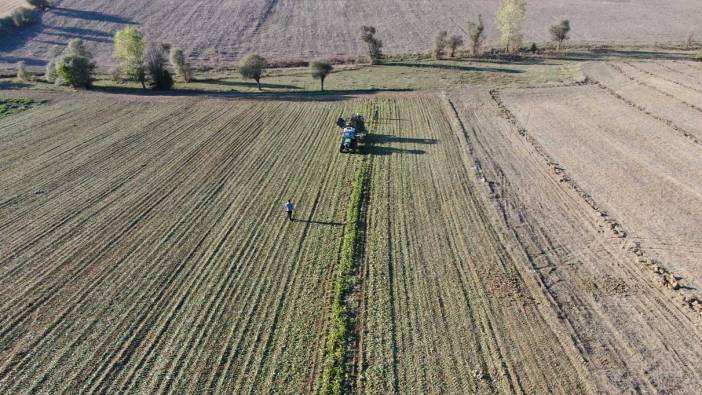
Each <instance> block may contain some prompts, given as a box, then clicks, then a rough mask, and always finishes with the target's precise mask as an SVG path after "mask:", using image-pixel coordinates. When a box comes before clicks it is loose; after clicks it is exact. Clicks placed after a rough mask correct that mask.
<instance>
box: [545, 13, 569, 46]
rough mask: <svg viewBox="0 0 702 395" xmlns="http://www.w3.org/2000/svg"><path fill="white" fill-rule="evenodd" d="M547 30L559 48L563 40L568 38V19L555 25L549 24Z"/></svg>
mask: <svg viewBox="0 0 702 395" xmlns="http://www.w3.org/2000/svg"><path fill="white" fill-rule="evenodd" d="M549 32H550V33H551V39H552V40H553V41H555V42H556V45H557V49H559V50H560V49H561V44H563V41H565V40H567V39H568V33H569V32H570V21H568V20H567V19H566V20H563V21H561V23H559V24H557V25H553V26H551V28H550V29H549Z"/></svg>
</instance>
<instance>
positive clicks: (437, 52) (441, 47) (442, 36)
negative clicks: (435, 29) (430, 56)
mask: <svg viewBox="0 0 702 395" xmlns="http://www.w3.org/2000/svg"><path fill="white" fill-rule="evenodd" d="M447 46H448V32H447V31H446V30H443V31H440V32H439V34H438V35H437V36H436V41H435V42H434V57H435V58H437V59H441V58H442V57H443V56H444V54H445V53H446V47H447Z"/></svg>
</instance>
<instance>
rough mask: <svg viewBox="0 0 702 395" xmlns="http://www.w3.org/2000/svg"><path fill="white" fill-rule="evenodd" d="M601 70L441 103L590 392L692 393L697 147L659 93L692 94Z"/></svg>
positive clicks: (673, 103) (700, 199)
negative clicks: (572, 346)
mask: <svg viewBox="0 0 702 395" xmlns="http://www.w3.org/2000/svg"><path fill="white" fill-rule="evenodd" d="M613 66H614V67H618V68H621V69H624V68H626V69H627V70H629V68H630V69H631V70H632V73H633V70H639V69H641V70H653V71H656V70H658V69H660V68H662V69H665V70H669V69H668V68H671V69H677V68H679V67H683V66H685V67H687V66H686V65H684V64H668V63H666V64H659V65H649V64H646V65H643V64H631V65H613ZM607 67H609V66H607V65H604V64H597V65H593V66H592V67H588V68H587V70H588V76H589V77H590V78H593V79H595V80H596V81H598V83H599V84H600V85H597V84H588V85H585V86H566V87H558V88H534V89H519V90H517V89H514V90H504V91H491V92H475V91H455V92H453V93H452V94H451V95H450V98H451V101H452V103H454V105H455V108H456V110H457V113H458V114H459V116H460V119H461V120H462V122H463V127H464V130H465V134H466V136H467V142H468V146H469V147H470V148H469V149H470V151H471V152H472V154H473V156H474V159H475V168H476V169H478V170H477V171H478V173H479V174H481V176H482V177H484V178H485V182H486V183H487V184H488V185H489V189H490V191H491V195H492V199H493V201H494V203H495V207H496V208H497V209H498V211H499V212H501V213H503V215H502V219H503V222H504V223H506V224H507V226H508V229H509V230H510V232H511V233H512V234H513V236H514V237H515V238H516V239H517V240H518V241H519V243H520V244H521V245H522V247H523V249H524V251H525V252H526V253H527V254H528V256H529V257H530V259H529V261H530V264H531V266H532V269H533V271H534V273H535V274H536V275H537V276H538V277H539V278H540V279H541V281H543V284H544V287H543V291H544V292H545V293H546V294H547V295H549V297H550V298H552V300H553V301H554V305H555V306H556V310H557V311H558V312H559V316H560V317H561V318H562V319H563V320H564V322H566V323H567V325H568V326H569V327H570V328H571V330H572V338H573V340H574V341H575V343H576V344H578V345H579V349H580V350H581V351H582V353H581V355H582V356H583V358H585V360H586V361H587V366H588V371H589V372H590V373H591V375H592V376H591V377H592V383H593V386H594V388H596V389H597V390H598V391H605V392H627V391H632V390H633V391H637V390H638V391H643V392H663V393H695V392H696V388H699V385H700V380H702V377H701V376H700V374H699V371H698V370H697V369H696V366H698V365H699V363H700V361H701V360H702V348H700V346H699V344H700V341H701V340H702V332H701V331H700V312H702V308H701V307H702V306H701V305H700V304H695V303H693V304H692V305H690V303H688V302H685V300H688V301H689V300H692V299H690V298H693V297H697V298H699V296H700V294H699V287H700V282H702V278H700V276H699V273H700V267H699V262H700V258H702V250H701V249H700V239H699V234H700V230H702V229H700V224H702V218H700V210H699V207H700V206H701V203H702V193H701V191H700V185H702V173H701V170H700V169H702V163H701V162H700V161H701V160H702V146H701V145H700V144H699V143H698V142H697V141H696V140H695V137H694V134H693V133H688V132H687V129H683V127H681V126H677V125H676V124H674V123H672V122H676V121H677V118H671V120H672V122H670V121H669V120H667V119H665V118H664V117H665V116H666V115H671V114H674V113H675V109H677V108H686V109H687V110H689V111H683V112H682V113H681V116H682V119H683V120H685V122H684V123H681V125H685V126H686V127H690V129H691V130H693V131H699V128H700V125H699V123H700V121H699V119H700V118H699V117H697V118H694V116H693V115H692V113H691V112H690V111H693V112H694V111H695V110H694V108H693V107H689V106H686V105H684V104H682V99H676V98H675V97H676V96H672V97H671V96H668V95H665V94H663V93H670V94H671V95H677V94H679V93H680V92H682V94H684V95H685V97H686V99H688V100H692V99H693V98H694V97H693V96H692V93H691V90H690V89H688V88H684V90H682V91H679V89H681V87H680V86H679V85H678V84H674V83H671V82H669V81H666V80H660V81H659V80H658V79H655V77H654V76H652V75H649V74H646V73H643V72H640V74H637V77H640V78H643V75H646V76H647V77H646V78H650V79H651V80H649V81H648V83H650V85H651V86H655V87H656V89H660V91H658V90H650V89H652V88H649V87H648V85H646V86H644V85H641V84H640V83H639V82H636V81H632V80H629V79H625V80H622V79H621V78H618V77H617V74H616V73H615V74H612V70H614V69H612V68H611V67H609V68H607ZM601 68H604V70H599V69H601ZM682 70H685V69H684V68H683V69H682ZM665 75H666V77H665V78H669V79H670V80H671V81H672V80H675V81H678V80H681V79H678V78H673V77H675V76H674V75H668V74H667V73H666V74H665ZM598 79H599V80H598ZM654 79H655V80H654ZM627 81H628V82H627ZM685 82H686V83H692V81H685ZM610 83H611V85H608V84H610ZM651 93H653V94H651ZM620 94H621V95H620ZM638 103H641V104H638ZM647 106H650V108H651V110H650V111H648V110H647V109H646V108H648V107H647ZM686 115H687V116H688V117H686ZM692 126H696V128H692ZM671 276H674V278H675V279H676V280H675V281H677V282H678V287H679V288H678V287H673V286H672V284H671V282H670V281H672V278H673V277H671ZM685 298H688V299H685ZM672 344H675V346H674V347H671V345H672Z"/></svg>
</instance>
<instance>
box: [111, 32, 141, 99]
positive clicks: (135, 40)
mask: <svg viewBox="0 0 702 395" xmlns="http://www.w3.org/2000/svg"><path fill="white" fill-rule="evenodd" d="M145 48H146V41H145V40H144V35H143V34H142V33H141V32H140V31H139V30H137V29H136V28H134V27H131V26H130V27H125V28H124V29H122V30H120V31H118V32H117V33H116V34H115V52H114V57H115V58H116V59H117V61H118V62H119V70H120V73H122V75H123V76H124V78H125V79H127V80H131V81H138V82H140V83H141V86H142V87H143V88H144V89H146V82H145V80H146V76H145V70H144V49H145Z"/></svg>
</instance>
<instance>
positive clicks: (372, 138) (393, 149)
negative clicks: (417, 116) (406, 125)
mask: <svg viewBox="0 0 702 395" xmlns="http://www.w3.org/2000/svg"><path fill="white" fill-rule="evenodd" d="M366 139H367V141H366V146H365V147H364V150H363V153H364V154H366V155H378V156H386V155H394V154H405V155H424V154H426V153H427V152H426V151H424V150H421V149H408V148H402V147H397V146H389V145H380V144H425V145H426V144H436V143H437V142H438V140H436V139H427V138H421V137H401V136H394V135H390V134H374V133H371V134H369V135H368V137H367V138H366Z"/></svg>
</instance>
